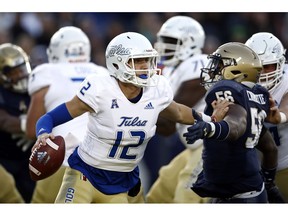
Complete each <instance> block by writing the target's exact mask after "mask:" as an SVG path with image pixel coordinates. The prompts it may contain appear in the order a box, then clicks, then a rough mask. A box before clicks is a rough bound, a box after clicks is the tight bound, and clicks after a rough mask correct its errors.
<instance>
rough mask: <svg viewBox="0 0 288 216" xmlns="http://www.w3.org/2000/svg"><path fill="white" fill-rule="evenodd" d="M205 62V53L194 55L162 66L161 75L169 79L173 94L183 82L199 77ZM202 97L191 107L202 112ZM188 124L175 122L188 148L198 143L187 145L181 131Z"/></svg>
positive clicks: (206, 60)
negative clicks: (174, 64)
mask: <svg viewBox="0 0 288 216" xmlns="http://www.w3.org/2000/svg"><path fill="white" fill-rule="evenodd" d="M207 62H208V59H207V55H206V54H199V55H194V56H192V57H190V58H188V59H186V60H185V61H183V62H182V63H181V64H180V65H178V66H177V67H164V68H163V70H162V75H163V76H165V77H166V78H167V79H168V80H169V82H170V85H171V87H172V89H173V92H174V95H175V94H176V93H177V91H178V89H179V88H180V86H181V84H182V83H183V82H186V81H188V80H194V79H199V78H200V74H201V68H203V67H205V66H206V64H207ZM199 85H200V83H199ZM191 97H193V92H191ZM204 99H205V97H203V98H202V99H201V100H200V101H198V102H197V104H195V105H194V106H193V108H194V109H196V110H197V111H202V112H203V111H204V108H205V100H204ZM189 126H190V125H182V124H179V123H177V124H176V127H177V131H178V134H179V136H180V139H181V141H182V143H183V144H184V145H185V146H186V147H188V148H196V147H198V145H195V144H193V145H187V143H186V140H185V138H184V137H183V133H185V132H186V131H187V127H189Z"/></svg>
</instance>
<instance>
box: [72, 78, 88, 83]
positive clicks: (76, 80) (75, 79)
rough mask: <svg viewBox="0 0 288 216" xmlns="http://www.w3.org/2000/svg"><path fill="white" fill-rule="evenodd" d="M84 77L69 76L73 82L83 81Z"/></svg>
mask: <svg viewBox="0 0 288 216" xmlns="http://www.w3.org/2000/svg"><path fill="white" fill-rule="evenodd" d="M84 79H85V78H71V80H72V81H73V82H83V80H84Z"/></svg>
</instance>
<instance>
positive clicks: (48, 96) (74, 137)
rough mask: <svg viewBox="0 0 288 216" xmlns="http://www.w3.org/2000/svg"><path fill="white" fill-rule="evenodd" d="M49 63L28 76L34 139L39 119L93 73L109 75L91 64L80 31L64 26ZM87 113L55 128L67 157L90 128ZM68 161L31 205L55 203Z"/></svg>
mask: <svg viewBox="0 0 288 216" xmlns="http://www.w3.org/2000/svg"><path fill="white" fill-rule="evenodd" d="M47 55H48V63H44V64H41V65H39V66H37V67H36V68H35V69H33V71H32V73H31V74H30V77H29V88H28V90H29V94H30V96H31V103H30V106H29V110H28V116H27V130H26V133H27V135H28V136H29V137H30V138H35V137H36V134H35V124H36V121H37V120H38V119H39V117H40V116H42V115H43V114H45V113H46V112H49V111H51V110H52V109H53V108H55V107H56V106H58V105H60V104H61V103H63V102H66V101H68V100H70V99H71V98H72V97H73V96H74V94H75V92H76V90H77V89H78V87H79V86H80V83H81V82H82V81H83V80H84V79H85V77H86V76H87V75H90V74H104V75H108V72H107V69H106V68H104V67H101V66H98V65H96V64H94V63H92V62H90V55H91V45H90V41H89V39H88V37H87V35H86V34H85V33H84V32H83V31H82V30H81V29H79V28H77V27H74V26H65V27H63V28H60V29H59V30H58V31H57V32H55V33H54V35H53V36H52V37H51V40H50V44H49V46H48V49H47ZM87 122H88V116H87V114H85V115H82V116H79V117H78V118H75V119H73V120H72V121H70V122H68V123H66V124H63V125H61V126H59V127H57V128H54V129H53V133H54V134H57V135H61V136H63V137H64V138H65V142H66V157H68V155H69V154H71V153H72V152H73V150H74V148H75V147H76V146H77V145H78V142H79V140H82V139H83V137H84V135H85V132H86V128H87V126H86V125H87ZM65 166H68V164H67V158H65V160H64V163H63V166H62V168H60V169H59V170H58V171H57V172H56V173H55V174H54V175H52V176H50V177H48V178H46V179H43V180H40V181H37V184H36V188H35V191H34V194H33V197H32V201H31V202H32V203H54V201H55V198H56V196H57V194H58V191H59V188H60V185H61V183H62V178H63V175H64V170H65Z"/></svg>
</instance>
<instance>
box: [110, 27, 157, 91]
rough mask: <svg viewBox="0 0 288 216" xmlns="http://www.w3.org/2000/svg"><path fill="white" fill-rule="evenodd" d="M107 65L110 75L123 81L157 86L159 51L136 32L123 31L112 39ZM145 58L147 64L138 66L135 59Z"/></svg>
mask: <svg viewBox="0 0 288 216" xmlns="http://www.w3.org/2000/svg"><path fill="white" fill-rule="evenodd" d="M105 55H106V65H107V68H108V70H109V73H110V75H112V76H114V77H115V78H116V79H118V80H120V81H121V82H126V83H132V84H134V85H136V86H138V87H144V86H155V85H157V81H156V79H155V76H154V75H155V74H157V73H158V74H159V73H160V69H158V68H157V58H158V52H157V51H156V50H155V49H153V47H152V45H151V43H150V41H149V40H148V39H147V38H146V37H145V36H143V35H141V34H139V33H136V32H126V33H122V34H120V35H118V36H116V37H115V38H113V39H112V40H111V42H110V43H109V44H108V46H107V49H106V54H105ZM143 58H145V59H146V61H147V64H146V66H145V67H143V68H140V69H139V68H138V69H137V68H136V64H135V61H136V60H137V59H143Z"/></svg>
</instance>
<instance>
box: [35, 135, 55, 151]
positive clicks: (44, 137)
mask: <svg viewBox="0 0 288 216" xmlns="http://www.w3.org/2000/svg"><path fill="white" fill-rule="evenodd" d="M48 138H50V139H54V138H55V136H54V135H53V134H51V133H43V134H41V135H39V136H38V137H37V140H36V142H35V144H34V146H33V147H32V150H31V151H32V152H33V151H34V149H35V148H39V147H40V146H41V145H46V140H47V139H48Z"/></svg>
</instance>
